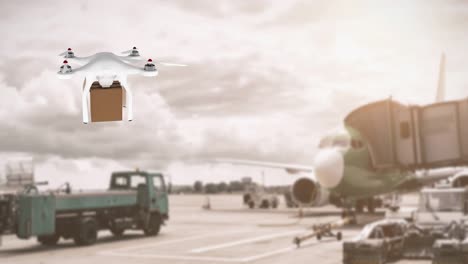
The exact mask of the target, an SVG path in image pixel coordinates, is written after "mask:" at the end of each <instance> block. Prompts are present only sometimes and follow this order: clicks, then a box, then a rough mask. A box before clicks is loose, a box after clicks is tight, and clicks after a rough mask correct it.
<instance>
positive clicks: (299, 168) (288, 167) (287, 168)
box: [214, 158, 314, 174]
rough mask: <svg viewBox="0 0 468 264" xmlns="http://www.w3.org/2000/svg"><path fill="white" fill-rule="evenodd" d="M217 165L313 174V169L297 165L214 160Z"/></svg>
mask: <svg viewBox="0 0 468 264" xmlns="http://www.w3.org/2000/svg"><path fill="white" fill-rule="evenodd" d="M214 161H215V162H217V163H228V164H238V165H245V166H252V167H267V168H274V169H284V170H285V171H286V172H287V173H289V174H297V173H301V172H306V173H311V172H313V169H314V168H313V167H311V166H303V165H297V164H286V163H276V162H265V161H254V160H240V159H224V158H223V159H215V160H214Z"/></svg>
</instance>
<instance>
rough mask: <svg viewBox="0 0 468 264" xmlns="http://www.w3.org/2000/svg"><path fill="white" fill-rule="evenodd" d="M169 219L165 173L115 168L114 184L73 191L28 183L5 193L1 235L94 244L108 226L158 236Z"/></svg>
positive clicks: (0, 200)
mask: <svg viewBox="0 0 468 264" xmlns="http://www.w3.org/2000/svg"><path fill="white" fill-rule="evenodd" d="M168 218H169V204H168V191H167V189H166V183H165V181H164V176H163V174H161V173H150V172H145V171H138V170H136V171H126V172H114V173H112V175H111V180H110V185H109V189H108V190H104V191H99V192H74V191H73V190H71V188H70V186H69V185H68V184H67V185H66V186H65V188H61V189H60V190H56V191H48V192H39V191H38V189H37V187H35V186H29V187H27V188H25V190H24V191H23V192H21V193H6V194H0V236H1V235H2V234H15V235H16V236H17V237H19V238H21V239H28V238H31V237H37V240H38V242H39V243H41V244H43V245H55V244H57V243H58V241H59V239H60V238H63V239H73V240H74V241H75V243H76V244H77V245H91V244H93V243H95V242H96V240H97V236H98V231H99V230H105V229H108V230H110V231H111V232H112V234H113V235H115V236H122V235H123V233H124V232H125V230H129V229H133V230H142V231H143V232H144V234H145V235H147V236H155V235H157V234H158V233H159V230H160V227H161V225H162V224H164V222H165V221H166V220H168Z"/></svg>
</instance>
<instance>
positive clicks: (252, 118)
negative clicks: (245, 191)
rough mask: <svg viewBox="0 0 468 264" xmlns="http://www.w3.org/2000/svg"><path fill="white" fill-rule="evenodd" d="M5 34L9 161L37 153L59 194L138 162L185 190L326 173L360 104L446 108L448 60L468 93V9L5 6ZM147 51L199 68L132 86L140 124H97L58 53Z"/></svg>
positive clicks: (2, 154) (206, 2)
mask: <svg viewBox="0 0 468 264" xmlns="http://www.w3.org/2000/svg"><path fill="white" fill-rule="evenodd" d="M384 2H385V3H384ZM0 36H2V40H1V41H0V90H1V91H2V93H1V96H0V120H1V122H0V166H2V163H5V162H7V161H8V160H11V159H18V158H21V157H27V156H32V157H33V158H34V161H35V164H36V177H37V178H38V179H39V180H49V181H50V182H51V184H52V185H58V184H60V183H61V182H64V181H70V182H72V183H73V184H74V185H75V186H79V187H80V188H81V187H83V188H84V187H101V186H105V185H106V184H107V181H108V175H109V174H110V172H111V171H113V170H120V169H126V168H132V169H133V168H135V167H139V168H141V169H147V168H151V169H160V170H165V171H168V172H170V174H171V175H172V179H173V181H174V182H175V183H190V182H192V181H193V180H194V179H201V180H203V181H208V180H232V179H235V178H238V177H241V176H247V175H250V176H253V177H257V178H258V177H260V176H259V175H261V170H260V169H254V168H245V167H233V166H230V165H209V164H207V163H205V162H203V160H205V159H210V158H215V157H231V158H242V159H255V160H264V161H277V162H291V163H299V164H307V165H311V164H312V161H313V157H314V154H315V151H316V145H317V142H318V140H319V138H320V136H321V135H322V134H323V133H324V132H326V131H328V130H331V129H333V128H335V127H338V126H340V124H341V122H342V119H343V118H344V117H345V116H346V114H347V113H348V112H349V111H350V110H352V109H353V108H355V107H357V106H359V105H361V104H363V103H366V102H370V101H372V100H376V99H383V98H386V97H388V96H393V97H394V98H396V99H397V100H400V101H402V102H410V103H419V104H424V103H430V102H432V101H433V99H434V96H435V87H436V82H437V72H438V63H439V57H440V54H441V53H442V52H445V53H446V54H447V90H448V91H447V97H448V98H449V99H456V98H462V97H466V96H468V74H466V73H467V72H468V53H467V52H466V47H468V3H466V2H465V1H442V0H441V1H427V0H424V1H352V3H351V1H310V0H304V1H300V0H289V1H283V0H277V1H274V0H270V1H266V0H256V1H233V0H218V1H210V0H197V1H182V0H180V1H174V0H171V1H163V0H161V1H149V0H148V1H138V3H137V2H136V1H116V0H113V1H85V0H77V1H56V0H54V1H47V0H40V1H39V0H38V1H7V0H0ZM133 46H137V47H138V48H139V49H140V51H141V54H142V56H144V57H151V58H152V59H155V60H161V61H173V62H180V63H186V64H189V65H190V66H189V67H186V68H160V75H159V76H158V77H157V78H140V77H132V78H130V80H129V81H130V82H131V85H132V86H133V92H134V112H135V113H134V115H135V118H134V121H133V122H131V123H128V122H111V123H94V124H89V125H83V124H82V122H81V93H80V91H81V85H82V79H80V78H74V79H71V80H65V81H64V80H59V79H57V78H56V75H55V72H56V71H57V70H58V67H59V65H60V63H61V60H62V59H61V58H60V57H58V56H57V54H58V53H60V52H62V51H64V50H65V49H66V48H68V47H71V48H73V49H74V51H75V54H76V55H82V56H85V55H90V54H94V53H96V52H100V51H112V52H115V53H117V52H120V51H123V50H127V49H129V48H131V47H133ZM0 168H1V167H0ZM0 171H1V169H0ZM265 174H266V175H267V178H268V179H269V180H267V183H268V182H269V183H271V184H273V183H285V182H288V180H287V179H285V178H287V176H286V177H284V176H285V175H284V173H283V172H281V171H275V170H266V171H265Z"/></svg>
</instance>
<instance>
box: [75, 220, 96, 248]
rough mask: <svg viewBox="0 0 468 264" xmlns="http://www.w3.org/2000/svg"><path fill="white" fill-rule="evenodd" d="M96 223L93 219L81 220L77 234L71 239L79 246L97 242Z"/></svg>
mask: <svg viewBox="0 0 468 264" xmlns="http://www.w3.org/2000/svg"><path fill="white" fill-rule="evenodd" d="M97 231H98V230H97V223H96V220H94V219H90V218H87V219H83V220H82V221H81V222H80V224H79V228H78V233H77V234H76V235H75V237H74V238H73V239H74V240H75V244H77V245H79V246H88V245H92V244H94V243H95V242H96V240H97Z"/></svg>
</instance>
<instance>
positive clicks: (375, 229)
mask: <svg viewBox="0 0 468 264" xmlns="http://www.w3.org/2000/svg"><path fill="white" fill-rule="evenodd" d="M407 227H408V222H406V221H405V220H401V219H385V220H380V221H377V222H373V223H370V224H368V225H366V226H365V227H364V228H363V230H362V231H361V233H360V234H359V235H358V236H356V237H355V238H354V239H352V240H351V241H347V242H344V243H343V264H362V263H375V264H383V263H386V261H387V260H389V259H392V258H399V257H401V255H402V254H403V248H404V243H405V232H406V229H407Z"/></svg>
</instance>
